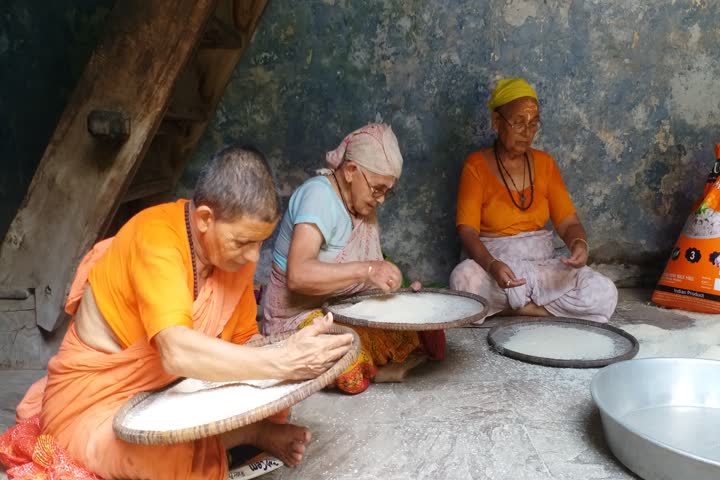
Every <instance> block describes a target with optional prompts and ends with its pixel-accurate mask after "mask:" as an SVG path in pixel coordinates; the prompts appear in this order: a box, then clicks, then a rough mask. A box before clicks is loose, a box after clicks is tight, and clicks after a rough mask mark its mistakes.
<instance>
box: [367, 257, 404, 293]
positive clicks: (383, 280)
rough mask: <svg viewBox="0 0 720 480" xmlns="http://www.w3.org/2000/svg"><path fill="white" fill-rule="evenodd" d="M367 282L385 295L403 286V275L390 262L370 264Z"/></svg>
mask: <svg viewBox="0 0 720 480" xmlns="http://www.w3.org/2000/svg"><path fill="white" fill-rule="evenodd" d="M367 282H368V283H370V284H372V285H374V286H376V287H378V288H379V289H381V290H382V291H383V292H385V293H389V292H394V291H395V290H397V289H398V288H400V287H401V286H402V273H400V269H399V268H398V267H396V266H395V265H393V264H392V263H390V262H386V261H377V262H368V278H367Z"/></svg>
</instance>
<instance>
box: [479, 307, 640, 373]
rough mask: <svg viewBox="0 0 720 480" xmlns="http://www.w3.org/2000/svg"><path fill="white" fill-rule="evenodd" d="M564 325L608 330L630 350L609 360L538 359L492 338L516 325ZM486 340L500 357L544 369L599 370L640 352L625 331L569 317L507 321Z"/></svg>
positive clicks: (635, 339)
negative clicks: (619, 338) (539, 366)
mask: <svg viewBox="0 0 720 480" xmlns="http://www.w3.org/2000/svg"><path fill="white" fill-rule="evenodd" d="M543 322H544V323H565V324H571V325H585V326H590V327H595V328H599V329H601V330H609V331H611V332H613V333H616V334H618V335H620V336H621V337H623V338H625V339H627V340H628V341H630V344H631V345H632V346H631V348H630V350H628V351H627V352H625V353H623V354H621V355H616V356H614V357H609V358H603V359H593V360H579V359H575V360H563V359H558V358H546V357H538V356H535V355H528V354H526V353H522V352H517V351H515V350H511V349H509V348H505V347H503V346H501V345H499V344H498V342H497V341H496V339H495V338H494V336H495V335H497V332H498V331H500V330H504V329H507V328H511V327H513V326H516V325H521V324H528V325H539V324H542V323H543ZM487 340H488V343H489V344H490V346H491V347H492V348H493V350H495V351H496V352H497V353H499V354H500V355H504V356H506V357H509V358H512V359H515V360H520V361H523V362H527V363H533V364H535V365H542V366H545V367H554V368H601V367H606V366H608V365H611V364H613V363H617V362H621V361H623V360H629V359H631V358H633V357H635V355H637V353H638V352H639V351H640V343H639V342H638V340H637V338H635V337H634V336H633V335H631V334H630V333H628V332H626V331H625V330H623V329H621V328H618V327H615V326H613V325H609V324H607V323H598V322H593V321H590V320H582V319H580V318H569V317H534V318H533V319H529V318H521V319H516V320H509V321H507V322H502V323H500V324H498V325H495V326H494V327H492V328H491V329H490V331H489V332H488V335H487Z"/></svg>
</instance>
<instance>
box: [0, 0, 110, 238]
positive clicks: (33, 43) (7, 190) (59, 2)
mask: <svg viewBox="0 0 720 480" xmlns="http://www.w3.org/2000/svg"><path fill="white" fill-rule="evenodd" d="M113 3H114V0H82V1H77V0H53V1H51V2H38V1H33V2H28V1H23V0H3V1H2V8H0V89H2V93H1V94H0V116H1V117H2V123H1V128H0V172H2V173H1V174H0V240H1V239H2V238H3V237H4V236H5V232H6V231H7V228H8V227H9V226H10V222H11V221H12V219H13V218H14V217H15V212H16V211H17V209H18V207H19V206H20V203H21V202H22V199H23V197H24V196H25V192H26V190H27V188H28V186H29V185H30V181H31V180H32V177H33V174H34V173H35V168H36V167H37V165H38V163H39V162H40V159H41V158H42V155H43V152H44V151H45V147H46V146H47V142H48V140H49V139H50V136H51V135H52V132H53V130H54V129H55V125H56V123H57V121H58V119H59V118H60V115H61V114H62V112H63V109H64V108H65V102H66V101H67V99H68V98H69V96H70V94H71V93H72V91H73V88H74V87H75V83H76V82H77V80H78V79H79V78H80V75H81V74H82V71H83V68H85V64H86V63H87V60H88V59H89V58H90V54H91V53H92V50H93V48H94V47H95V43H96V42H97V39H98V36H99V34H100V31H101V29H102V27H103V25H104V20H105V17H106V15H107V14H108V12H109V9H110V8H111V7H112V4H113Z"/></svg>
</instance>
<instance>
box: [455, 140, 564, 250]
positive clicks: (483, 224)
mask: <svg viewBox="0 0 720 480" xmlns="http://www.w3.org/2000/svg"><path fill="white" fill-rule="evenodd" d="M532 162H533V166H534V170H533V183H534V189H535V192H534V199H533V203H532V205H531V206H530V208H528V209H527V210H525V211H522V210H520V209H519V208H517V207H516V206H515V205H513V203H512V200H511V199H510V195H509V194H508V192H507V189H506V188H505V185H503V183H502V181H501V180H499V179H498V178H497V177H496V176H495V175H494V174H493V173H492V171H491V170H490V167H489V166H488V164H487V162H486V161H485V158H484V157H483V154H482V153H480V152H475V153H472V154H471V155H469V156H468V158H467V160H465V166H464V167H463V171H462V175H461V177H460V189H459V191H458V206H457V221H456V224H457V225H458V226H459V225H467V226H469V227H472V228H474V229H475V230H477V231H478V232H480V233H490V234H495V235H503V236H510V235H517V234H518V233H523V232H533V231H536V230H541V229H542V228H543V227H545V224H546V223H547V221H548V219H550V220H552V223H553V225H555V226H556V227H557V225H559V224H560V223H562V221H563V220H565V219H567V218H568V217H569V216H570V215H572V214H574V213H575V206H574V205H573V203H572V200H571V199H570V194H569V193H568V191H567V188H566V187H565V182H563V179H562V176H561V174H560V170H559V169H558V167H557V165H556V164H555V160H553V158H552V157H551V156H550V155H548V154H547V153H545V152H542V151H540V150H532ZM524 193H525V198H527V199H528V200H529V199H530V187H529V186H528V187H527V188H526V189H525V190H524ZM513 195H514V196H515V201H516V202H517V201H519V200H518V194H516V193H514V192H513Z"/></svg>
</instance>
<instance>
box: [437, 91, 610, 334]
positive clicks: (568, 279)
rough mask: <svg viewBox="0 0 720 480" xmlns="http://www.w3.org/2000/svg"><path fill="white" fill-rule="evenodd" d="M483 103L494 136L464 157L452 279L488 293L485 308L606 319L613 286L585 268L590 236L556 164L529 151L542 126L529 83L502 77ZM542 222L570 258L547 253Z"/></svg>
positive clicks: (457, 286)
mask: <svg viewBox="0 0 720 480" xmlns="http://www.w3.org/2000/svg"><path fill="white" fill-rule="evenodd" d="M488 107H489V109H490V111H491V113H490V120H491V125H492V129H493V130H494V131H495V132H496V134H497V138H496V141H495V143H494V145H493V146H491V147H488V148H485V149H482V150H480V151H478V152H474V153H472V154H471V155H470V156H468V158H467V159H466V160H465V166H464V168H463V172H462V176H461V178H460V189H459V193H458V207H457V220H456V224H457V230H458V234H459V236H460V240H461V242H462V245H463V250H464V253H465V254H466V255H467V256H468V257H469V258H468V259H467V260H465V261H463V262H462V263H460V265H458V266H457V267H456V268H455V270H454V271H453V273H452V275H451V277H450V286H451V287H452V288H454V289H457V290H463V291H467V292H472V293H475V294H478V295H482V296H483V297H485V298H486V299H487V300H488V301H489V302H490V315H493V314H498V313H502V314H512V315H530V316H550V315H552V316H561V317H574V318H581V319H586V320H593V321H598V322H607V321H608V319H609V318H610V316H611V315H612V313H613V312H614V311H615V306H616V304H617V289H616V288H615V285H614V284H613V283H612V281H611V280H610V279H608V278H607V277H604V276H603V275H601V274H599V273H597V272H595V271H593V270H592V269H591V268H589V267H587V266H586V264H587V260H588V250H589V248H588V242H587V235H586V233H585V229H584V228H583V226H582V224H581V223H580V220H579V219H578V216H577V213H576V211H575V207H574V206H573V203H572V200H571V199H570V194H569V193H568V191H567V189H566V188H565V183H564V182H563V179H562V176H561V174H560V170H559V169H558V167H557V165H556V164H555V161H554V160H553V158H552V157H551V156H550V155H548V154H547V153H545V152H543V151H540V150H536V149H533V148H532V142H533V140H534V139H535V135H536V134H537V132H538V130H539V129H540V106H539V102H538V96H537V93H536V92H535V89H534V88H533V87H532V86H531V85H530V84H529V83H528V82H526V81H525V80H523V79H521V78H506V79H502V80H500V81H498V83H497V86H496V88H495V90H494V91H493V93H492V95H491V97H490V101H489V102H488ZM548 220H550V221H551V222H552V224H553V226H554V227H555V230H556V231H557V233H558V235H559V236H560V238H561V239H562V240H563V241H564V242H565V245H566V246H567V248H568V250H569V251H570V256H569V258H562V259H559V260H558V259H553V254H554V248H553V242H552V239H553V235H552V232H551V231H549V230H546V229H545V225H546V224H547V223H548Z"/></svg>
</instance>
